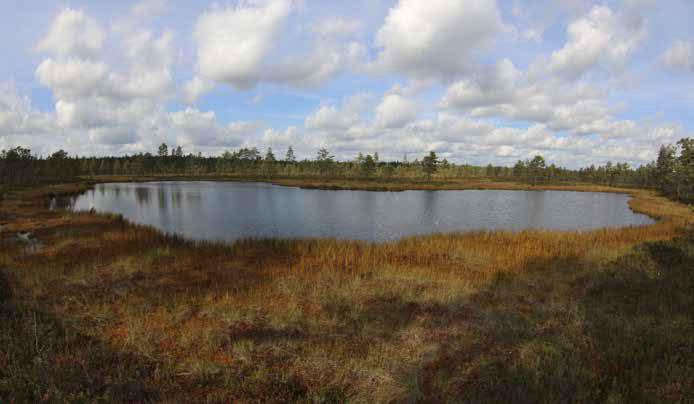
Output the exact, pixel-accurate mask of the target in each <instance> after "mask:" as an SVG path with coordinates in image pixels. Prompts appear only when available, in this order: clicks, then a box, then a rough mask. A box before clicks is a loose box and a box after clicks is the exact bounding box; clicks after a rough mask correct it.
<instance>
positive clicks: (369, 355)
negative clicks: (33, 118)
mask: <svg viewBox="0 0 694 404" xmlns="http://www.w3.org/2000/svg"><path fill="white" fill-rule="evenodd" d="M691 146H692V143H691V141H690V140H687V139H685V140H683V141H682V142H680V144H679V145H678V146H677V148H675V147H668V146H666V147H664V148H662V149H661V151H660V154H659V157H658V160H657V161H656V162H655V163H654V164H652V165H649V166H645V167H641V168H639V169H636V170H633V169H630V168H629V167H628V166H625V165H623V164H619V165H609V166H607V167H604V166H603V167H598V168H594V169H591V168H588V169H583V170H576V171H572V170H565V169H561V168H557V167H552V166H549V167H547V166H546V164H545V162H544V159H542V158H541V157H536V158H534V159H532V160H530V161H527V162H519V163H518V164H517V165H516V166H515V167H512V168H511V167H491V168H490V167H487V168H483V167H472V166H465V165H454V164H449V163H446V162H439V159H438V158H437V156H436V154H435V153H429V154H428V155H427V158H425V159H423V160H422V161H421V162H411V163H405V162H399V163H386V162H381V161H380V160H379V158H378V156H375V155H366V156H361V158H357V160H356V161H354V162H335V161H334V158H332V156H331V155H330V153H329V152H328V151H327V150H321V152H320V153H319V155H318V158H317V159H315V160H311V161H301V162H297V161H294V160H295V159H291V158H289V157H290V156H291V154H293V153H289V152H288V153H287V154H288V156H287V157H288V158H286V159H283V160H279V159H277V158H275V157H274V154H272V153H267V155H266V156H264V157H260V156H259V153H258V152H257V151H254V150H253V149H251V150H248V149H245V150H239V151H236V152H234V153H229V154H228V155H225V156H221V157H217V158H212V157H201V156H193V155H184V154H183V152H182V150H180V149H179V148H176V149H175V150H174V151H173V153H172V152H169V150H168V148H167V147H162V148H161V150H160V152H159V153H158V155H157V156H150V155H139V156H129V157H121V158H75V157H68V156H66V155H65V154H64V153H58V154H56V155H54V156H51V157H50V158H45V159H44V158H36V157H34V156H32V155H31V152H30V151H28V150H25V149H13V150H10V151H9V152H5V153H3V157H2V159H1V160H0V164H2V165H0V174H1V175H2V177H3V183H5V184H8V183H12V184H22V185H26V184H27V183H32V182H43V181H52V180H61V179H63V178H64V179H70V180H72V179H73V178H74V177H75V176H77V175H87V176H92V175H101V174H116V173H119V174H121V175H124V174H142V175H145V174H146V175H156V174H158V173H160V174H171V173H179V174H186V175H191V176H192V175H193V174H198V173H202V174H205V175H212V174H217V173H219V174H224V175H229V176H238V177H247V178H261V179H262V178H267V177H271V178H280V179H282V181H284V182H287V183H292V182H295V183H296V184H298V185H305V184H307V183H308V184H311V183H315V184H317V185H316V186H323V187H325V186H330V187H332V186H335V187H366V188H369V187H371V186H373V187H386V189H387V187H389V186H390V183H393V182H398V181H399V180H398V178H400V177H403V178H404V179H403V181H406V182H401V183H399V184H400V185H398V186H402V187H420V188H426V189H439V188H440V189H447V188H449V187H453V188H458V187H462V186H467V185H465V184H468V182H469V181H470V178H478V177H488V178H486V179H484V182H480V181H482V180H480V181H475V182H474V186H475V187H490V188H494V187H502V188H508V189H522V188H533V189H537V188H547V189H573V190H578V191H581V190H601V191H610V192H626V193H630V194H631V195H632V196H633V199H632V200H631V201H630V206H631V208H632V209H634V210H635V211H637V212H641V213H645V214H648V215H650V216H652V217H655V218H658V219H660V220H659V221H658V222H657V223H656V224H654V225H650V226H643V227H629V228H624V229H603V230H596V231H590V232H546V231H524V232H518V233H513V232H475V233H462V234H447V235H429V236H421V237H412V238H407V239H403V240H400V241H397V242H392V243H382V244H373V243H365V242H350V241H337V240H291V241H289V240H255V241H240V242H237V243H234V244H231V245H222V244H211V243H193V242H188V241H185V240H181V239H180V238H177V237H174V236H166V235H163V234H161V233H158V232H156V231H154V230H153V229H151V228H148V227H142V226H136V225H132V224H130V223H128V222H126V221H124V220H123V219H122V217H119V216H113V215H100V214H93V213H88V212H85V213H74V212H68V211H61V210H51V209H49V206H48V203H47V201H48V198H49V195H52V196H56V195H61V194H73V193H77V192H81V191H83V190H85V189H87V188H88V187H90V186H91V183H89V182H79V181H76V182H71V183H70V184H64V185H47V184H41V185H36V186H21V187H18V186H10V187H7V188H6V189H5V190H4V192H3V193H2V198H0V402H102V401H103V402H162V401H163V402H297V401H298V402H548V403H550V402H551V403H554V402H573V401H578V402H686V401H687V400H690V398H691V397H693V396H694V340H692V338H691V336H692V334H693V333H694V293H692V291H693V290H694V271H692V269H693V268H694V230H692V223H694V212H693V211H692V209H691V208H690V207H688V206H686V205H685V204H683V203H681V202H677V201H676V200H675V199H677V198H679V199H682V200H685V199H687V198H691V185H692V182H691V179H692V171H691V170H692V147H691ZM64 173H67V174H64ZM63 175H64V177H63ZM427 177H429V178H430V179H427ZM307 178H308V179H307ZM383 178H390V180H388V181H384V180H382V179H383ZM511 180H514V181H513V182H511ZM560 180H561V181H560ZM568 181H581V182H593V183H596V184H613V185H614V184H622V185H623V186H628V187H629V188H614V187H607V186H604V185H600V186H598V185H590V184H588V185H585V184H579V185H576V184H573V185H572V184H568V183H566V182H568ZM550 182H553V183H554V182H558V183H559V184H549V183H550ZM637 187H641V188H654V189H637ZM369 189H370V188H369ZM663 193H665V194H666V195H667V196H670V198H667V197H666V196H663Z"/></svg>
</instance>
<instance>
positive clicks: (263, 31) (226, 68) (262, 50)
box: [195, 0, 291, 89]
mask: <svg viewBox="0 0 694 404" xmlns="http://www.w3.org/2000/svg"><path fill="white" fill-rule="evenodd" d="M290 11H291V3H290V2H289V0H272V1H269V2H267V4H266V5H264V6H252V5H239V6H237V7H230V8H226V9H222V10H210V11H207V12H205V13H204V14H202V15H201V16H200V17H199V18H198V21H197V23H196V28H195V39H196V41H197V45H198V69H199V71H200V74H201V75H202V76H204V77H205V78H208V79H210V80H215V81H219V82H225V83H229V84H231V85H233V86H234V87H236V88H238V89H248V88H250V87H253V86H254V85H255V84H256V83H257V82H258V81H259V80H260V79H261V75H262V72H261V69H262V64H263V61H264V58H265V56H266V55H267V54H268V52H269V51H270V50H271V49H272V46H273V44H274V42H275V40H276V36H277V34H278V33H279V32H280V29H281V27H282V25H283V24H284V23H285V21H286V18H287V16H288V15H289V13H290Z"/></svg>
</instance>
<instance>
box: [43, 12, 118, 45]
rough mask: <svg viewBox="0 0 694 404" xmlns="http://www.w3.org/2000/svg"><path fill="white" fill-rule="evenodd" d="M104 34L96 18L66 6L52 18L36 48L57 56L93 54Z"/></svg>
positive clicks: (102, 40)
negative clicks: (46, 32) (45, 33)
mask: <svg viewBox="0 0 694 404" xmlns="http://www.w3.org/2000/svg"><path fill="white" fill-rule="evenodd" d="M104 36H105V35H104V33H103V31H102V29H101V27H100V26H99V24H98V23H97V22H96V20H94V19H93V18H91V17H89V16H88V15H87V14H85V13H84V11H82V10H73V9H70V8H66V9H65V10H63V11H62V12H60V14H58V16H57V17H56V18H55V20H53V23H52V24H51V27H50V29H49V31H48V34H47V35H46V36H45V38H43V40H42V41H41V42H39V44H38V46H37V47H36V48H37V49H38V50H39V51H41V52H50V53H54V54H56V55H59V56H69V55H78V56H82V57H88V56H94V55H95V54H97V53H98V52H99V51H100V50H101V48H102V45H103V42H104Z"/></svg>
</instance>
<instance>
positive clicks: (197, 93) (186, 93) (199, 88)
mask: <svg viewBox="0 0 694 404" xmlns="http://www.w3.org/2000/svg"><path fill="white" fill-rule="evenodd" d="M213 88H214V83H212V82H211V81H209V80H206V79H203V78H202V77H200V76H195V77H193V78H192V79H191V80H190V81H188V82H187V83H185V85H184V86H183V98H184V99H185V101H186V102H187V103H188V104H195V102H196V101H197V100H198V99H199V98H200V97H201V96H202V95H203V94H206V93H208V92H210V91H212V89H213Z"/></svg>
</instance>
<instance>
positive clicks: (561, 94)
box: [0, 0, 694, 168]
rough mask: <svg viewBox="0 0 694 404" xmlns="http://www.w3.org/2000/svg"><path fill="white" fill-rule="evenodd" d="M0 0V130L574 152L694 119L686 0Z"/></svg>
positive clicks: (626, 157) (116, 148) (691, 129)
mask: <svg viewBox="0 0 694 404" xmlns="http://www.w3.org/2000/svg"><path fill="white" fill-rule="evenodd" d="M0 6H2V8H1V9H2V10H3V12H2V13H0V60H1V61H2V62H1V63H0V149H8V148H11V147H15V146H23V147H29V148H31V149H32V151H33V152H34V153H36V154H37V155H48V154H50V153H52V152H54V151H56V150H58V149H64V150H66V151H67V152H68V153H70V154H72V155H81V156H85V155H125V154H133V153H140V152H156V149H157V146H158V145H159V144H161V143H167V144H168V145H170V146H173V145H180V146H182V147H183V149H184V151H185V152H193V153H202V154H204V155H217V154H220V153H222V152H224V151H225V150H232V149H238V148H240V147H258V148H259V149H260V150H261V151H264V150H265V149H267V148H268V147H272V148H273V150H274V152H275V154H276V155H278V156H283V155H284V152H285V151H286V149H287V147H288V146H290V145H291V146H293V148H294V150H295V152H296V154H297V155H298V156H299V157H300V158H310V157H313V156H315V154H316V151H317V150H318V149H319V148H321V147H325V148H327V149H328V150H330V151H331V152H332V153H333V154H334V155H335V156H336V157H337V158H338V159H340V160H351V159H353V158H354V157H355V156H356V155H357V154H358V153H360V152H362V153H374V152H378V153H379V155H380V156H381V159H382V160H402V159H403V158H405V156H407V157H408V158H409V159H410V160H414V159H415V158H421V156H423V155H424V154H425V153H428V152H429V151H431V150H433V151H436V153H437V154H438V155H440V156H441V157H445V158H447V159H448V160H449V161H453V162H456V163H467V164H483V165H486V164H487V163H493V164H498V165H512V164H513V163H514V162H515V161H517V160H519V159H526V158H529V157H531V156H533V155H536V154H541V155H543V156H544V157H545V158H546V159H547V160H548V161H549V162H551V163H555V164H558V165H562V166H566V167H570V168H576V167H580V166H585V165H589V164H604V163H605V162H607V161H612V162H617V161H619V162H628V163H630V164H631V165H632V166H639V165H641V164H645V163H647V162H649V161H651V160H653V159H654V158H655V154H656V153H657V149H658V147H659V146H660V145H661V144H668V143H675V142H676V141H677V140H678V139H680V138H683V137H691V136H694V134H693V133H694V114H692V113H691V111H693V110H694V2H693V1H691V0H606V1H588V0H351V1H342V0H228V1H216V2H207V1H190V0H187V1H186V0H141V1H118V2H114V1H111V0H62V1H49V0H32V1H24V2H17V1H16V0H12V1H9V0H0Z"/></svg>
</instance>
